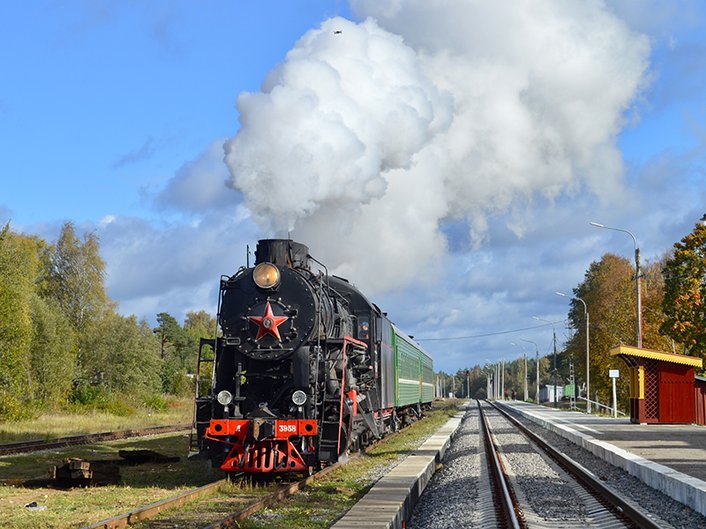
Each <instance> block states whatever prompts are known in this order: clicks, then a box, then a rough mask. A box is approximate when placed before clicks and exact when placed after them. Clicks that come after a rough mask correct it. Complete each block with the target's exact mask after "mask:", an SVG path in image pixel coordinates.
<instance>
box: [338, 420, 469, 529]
mask: <svg viewBox="0 0 706 529" xmlns="http://www.w3.org/2000/svg"><path fill="white" fill-rule="evenodd" d="M464 413H465V412H460V413H458V414H456V416H454V417H453V418H452V419H449V420H448V421H447V422H446V424H445V425H444V426H442V427H441V428H440V429H439V430H437V432H436V433H435V434H434V435H432V436H431V437H430V438H429V439H427V440H426V441H425V442H424V444H422V445H421V446H420V447H419V448H418V449H417V450H415V451H414V452H413V453H412V454H410V455H409V456H408V457H407V458H406V459H405V460H404V461H402V462H401V463H400V464H399V465H397V466H396V467H395V468H393V469H392V470H391V471H390V472H389V473H388V474H387V475H385V476H384V477H382V478H381V479H380V480H379V481H378V482H377V483H376V484H375V485H374V486H373V488H372V489H370V491H368V493H367V494H366V495H365V496H363V498H362V499H361V500H360V501H359V502H358V503H356V504H355V505H354V506H353V508H352V509H351V510H350V511H348V512H347V513H346V514H345V515H344V516H343V517H342V518H341V519H340V520H338V522H336V523H335V524H334V525H333V528H334V529H360V528H363V527H365V528H370V529H389V528H393V529H399V528H402V527H404V522H405V521H406V520H407V519H408V518H409V517H410V516H411V515H412V511H413V510H414V505H415V504H416V503H417V500H418V499H419V496H421V494H422V492H423V491H424V488H425V487H426V486H427V484H428V483H429V480H430V479H431V477H432V476H433V475H434V472H435V471H436V466H437V463H440V462H441V459H442V458H443V457H444V453H445V452H446V449H447V448H448V447H449V444H450V443H451V438H452V437H453V435H454V433H455V432H456V430H457V429H458V427H459V425H460V424H461V419H462V418H463V415H464Z"/></svg>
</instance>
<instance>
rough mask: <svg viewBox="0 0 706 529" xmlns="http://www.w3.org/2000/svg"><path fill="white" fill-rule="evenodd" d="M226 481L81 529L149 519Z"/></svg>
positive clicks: (105, 528) (112, 528)
mask: <svg viewBox="0 0 706 529" xmlns="http://www.w3.org/2000/svg"><path fill="white" fill-rule="evenodd" d="M225 482H226V480H225V479H219V480H218V481H213V482H211V483H207V484H206V485H202V486H201V487H198V488H195V489H192V490H187V491H186V492H182V493H181V494H179V495H177V496H172V497H171V498H165V499H163V500H160V501H157V502H154V503H150V504H149V505H145V506H144V507H140V508H139V509H133V510H132V511H129V512H126V513H123V514H118V515H117V516H113V517H112V518H108V519H106V520H101V521H100V522H96V523H93V524H91V525H86V526H83V527H81V529H116V528H118V527H127V526H128V525H131V524H134V523H137V522H141V521H144V520H149V519H150V518H154V517H155V516H157V515H158V514H159V513H161V512H162V511H164V510H166V509H171V508H172V507H180V506H181V505H184V504H185V503H187V502H189V501H191V500H195V499H196V498H200V497H201V496H205V495H206V494H209V493H211V492H212V491H215V490H217V489H218V488H219V487H221V486H222V485H223V484H224V483H225Z"/></svg>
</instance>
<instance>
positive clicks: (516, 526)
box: [477, 401, 526, 529]
mask: <svg viewBox="0 0 706 529" xmlns="http://www.w3.org/2000/svg"><path fill="white" fill-rule="evenodd" d="M477 403H478V412H479V414H480V418H481V425H482V427H483V428H482V429H483V441H484V443H485V451H486V453H487V454H488V456H489V457H488V466H489V467H490V471H491V474H492V476H493V481H494V483H495V485H496V488H497V496H498V498H497V500H498V501H499V503H500V505H501V507H502V511H503V514H504V515H505V518H506V519H507V523H508V524H509V525H510V527H511V528H512V529H523V528H524V527H525V526H526V525H525V523H524V520H522V518H521V517H520V516H518V512H517V510H516V506H517V500H516V498H515V496H514V493H513V492H512V487H511V485H510V483H509V481H508V480H507V477H506V475H505V470H504V468H503V466H502V463H501V461H500V458H499V457H498V447H497V446H496V444H495V443H494V442H493V438H492V435H493V434H492V431H491V429H490V423H489V422H488V418H487V417H486V415H485V412H484V411H483V407H482V405H481V402H480V401H477Z"/></svg>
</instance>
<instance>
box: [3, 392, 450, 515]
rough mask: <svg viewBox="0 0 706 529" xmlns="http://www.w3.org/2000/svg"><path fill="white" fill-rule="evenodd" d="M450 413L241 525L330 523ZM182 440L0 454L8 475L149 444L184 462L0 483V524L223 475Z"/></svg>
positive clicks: (133, 501)
mask: <svg viewBox="0 0 706 529" xmlns="http://www.w3.org/2000/svg"><path fill="white" fill-rule="evenodd" d="M455 412H456V403H455V402H453V403H448V402H447V403H445V405H443V406H439V407H437V408H436V409H435V410H434V412H433V413H431V414H430V416H429V417H428V418H427V419H425V420H424V421H420V422H417V423H415V424H414V425H412V426H411V427H410V428H408V429H406V430H405V431H403V432H400V433H398V434H396V435H394V436H392V437H391V438H389V439H388V440H386V442H384V443H382V444H380V445H378V446H377V447H375V448H374V449H372V450H370V451H369V452H368V453H366V454H365V455H363V456H362V457H360V458H358V459H355V460H352V461H351V462H350V463H349V464H348V465H346V466H345V467H343V468H342V469H340V470H339V471H337V472H335V473H333V474H330V475H329V476H327V477H326V478H325V479H323V480H321V481H316V482H315V483H314V484H313V486H312V487H310V488H309V489H307V490H306V491H305V492H303V493H300V494H296V495H295V496H294V497H292V498H291V499H290V500H288V501H286V502H284V503H283V504H282V506H281V507H280V508H278V509H276V510H271V509H268V510H266V511H264V512H262V513H260V514H258V515H256V516H255V517H253V518H252V519H251V520H247V521H246V522H245V523H244V524H242V527H243V528H249V529H265V528H280V527H297V528H304V529H314V528H317V529H318V528H325V527H330V526H331V525H332V523H333V522H334V521H335V520H336V519H338V518H339V517H340V516H341V515H343V513H345V512H346V511H347V510H348V509H350V507H351V506H352V505H353V504H354V503H355V502H356V501H357V500H358V499H359V498H360V497H362V496H363V495H364V494H365V493H366V492H367V491H368V490H369V489H370V487H371V486H372V485H373V483H374V481H375V479H376V477H375V476H376V475H377V472H378V470H376V469H380V468H384V467H389V466H391V465H393V464H395V463H396V462H397V461H398V460H400V459H401V458H403V457H404V456H405V455H406V454H407V453H409V451H411V450H413V449H415V448H416V447H417V446H419V444H420V443H421V442H422V440H423V439H425V438H426V437H427V436H428V435H430V434H431V433H433V432H434V431H436V430H437V429H438V428H439V427H440V426H441V425H443V424H444V423H445V422H446V420H447V419H448V417H450V416H453V414H454V413H455ZM113 424H114V423H113ZM130 427H132V426H130ZM99 429H100V428H99ZM104 429H105V428H104ZM107 429H114V428H113V427H110V428H107ZM55 435H61V434H55ZM187 446H188V438H187V437H186V436H184V434H165V435H161V436H154V437H150V438H141V439H136V440H122V441H111V442H107V443H99V444H94V445H87V446H82V447H69V448H66V449H63V450H51V451H44V452H37V453H34V454H29V455H24V456H6V457H2V458H0V478H5V479H9V478H24V479H27V478H34V477H42V476H43V475H45V472H46V469H47V468H48V467H49V466H50V465H52V464H56V463H58V462H60V461H61V460H62V459H63V458H65V457H82V458H84V459H117V458H118V456H117V451H118V450H119V449H121V448H133V449H136V448H148V449H152V450H156V451H158V452H160V453H163V454H165V455H178V456H180V457H182V461H181V462H179V463H173V464H167V465H159V464H146V465H137V466H121V476H122V484H121V485H120V486H109V487H95V488H90V489H76V490H70V491H60V490H52V489H44V488H42V489H28V488H22V487H0V528H5V527H8V528H10V527H11V528H13V529H68V528H75V527H81V526H83V525H88V524H90V523H94V522H97V521H99V520H102V519H106V518H109V517H111V516H115V515H118V514H122V513H124V512H127V511H129V510H131V509H135V508H138V507H141V506H144V505H146V504H148V503H151V502H155V501H158V500H161V499H164V498H167V497H170V496H174V495H176V494H178V493H180V492H182V491H185V490H188V489H191V488H194V487H197V486H199V485H202V484H205V483H208V482H210V481H214V480H216V479H219V478H220V477H222V473H221V472H219V471H217V470H214V469H211V468H210V465H209V463H208V462H205V461H186V460H185V456H186V451H187ZM269 488H270V487H239V486H233V485H229V486H227V487H224V489H223V490H221V491H218V492H217V493H215V494H213V495H211V496H209V497H207V498H204V499H202V500H198V501H195V502H194V503H193V504H189V505H187V506H186V508H184V507H182V508H180V509H178V511H173V512H167V513H164V514H163V515H161V516H160V517H159V518H158V519H156V520H155V521H154V522H152V523H150V522H146V523H145V524H144V525H140V526H139V527H175V526H177V527H179V528H180V529H188V528H192V527H193V528H200V527H203V526H204V525H205V524H207V523H209V522H211V521H214V520H215V519H217V518H218V517H220V516H224V515H225V514H226V513H229V512H234V511H236V510H238V508H239V507H240V506H242V504H243V503H245V502H248V501H249V500H251V499H253V498H255V497H259V496H261V495H263V494H266V493H267V492H269ZM32 501H36V502H37V503H38V504H39V505H40V506H46V510H42V511H36V512H32V511H29V510H28V509H27V508H25V505H26V504H27V503H29V502H32ZM165 524H166V525H165Z"/></svg>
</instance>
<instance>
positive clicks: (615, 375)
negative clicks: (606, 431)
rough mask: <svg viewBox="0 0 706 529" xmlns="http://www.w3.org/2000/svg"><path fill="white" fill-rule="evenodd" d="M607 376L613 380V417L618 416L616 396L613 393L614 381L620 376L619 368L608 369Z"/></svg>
mask: <svg viewBox="0 0 706 529" xmlns="http://www.w3.org/2000/svg"><path fill="white" fill-rule="evenodd" d="M608 376H609V377H610V378H611V379H612V380H613V417H617V416H618V397H617V395H616V393H615V381H616V380H617V379H618V378H619V377H620V370H619V369H609V370H608Z"/></svg>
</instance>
